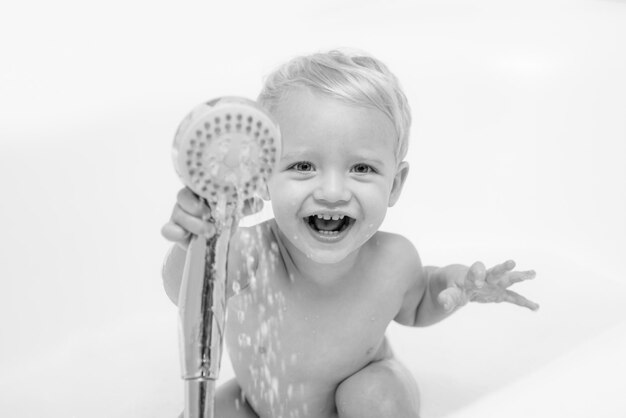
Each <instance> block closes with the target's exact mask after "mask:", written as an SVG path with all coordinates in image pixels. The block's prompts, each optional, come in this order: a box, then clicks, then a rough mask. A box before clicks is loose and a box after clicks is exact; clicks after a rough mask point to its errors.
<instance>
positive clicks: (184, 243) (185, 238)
mask: <svg viewBox="0 0 626 418" xmlns="http://www.w3.org/2000/svg"><path fill="white" fill-rule="evenodd" d="M161 235H163V237H164V238H165V239H167V240H168V241H172V242H175V243H176V245H178V246H179V247H181V248H182V249H183V250H186V249H187V247H188V246H189V241H191V234H190V233H189V232H187V231H185V230H184V229H183V228H181V227H180V226H178V225H176V224H175V223H173V222H168V223H166V224H165V225H163V228H161Z"/></svg>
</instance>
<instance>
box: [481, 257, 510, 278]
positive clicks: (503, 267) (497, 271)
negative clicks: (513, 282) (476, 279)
mask: <svg viewBox="0 0 626 418" xmlns="http://www.w3.org/2000/svg"><path fill="white" fill-rule="evenodd" d="M514 268H515V261H513V260H507V261H505V262H504V263H502V264H498V265H496V266H493V267H492V268H490V269H489V270H487V276H501V275H503V274H504V273H506V272H507V271H511V270H513V269H514Z"/></svg>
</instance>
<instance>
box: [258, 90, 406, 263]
mask: <svg viewBox="0 0 626 418" xmlns="http://www.w3.org/2000/svg"><path fill="white" fill-rule="evenodd" d="M273 113H274V117H275V118H276V120H277V122H278V123H279V125H280V129H281V133H282V156H281V159H280V161H279V165H278V168H277V170H276V171H275V172H274V174H273V175H272V178H271V179H270V182H269V194H270V197H271V201H272V208H273V210H274V215H275V217H276V222H277V224H278V227H279V228H280V230H281V232H282V234H283V235H284V238H286V239H287V241H288V245H289V247H291V249H292V250H293V249H296V250H299V251H301V252H302V253H303V254H305V255H307V256H308V257H310V258H311V259H313V260H314V261H317V262H319V263H336V262H339V261H341V260H343V259H344V258H346V257H347V256H348V255H349V254H351V253H352V252H353V251H355V250H356V249H358V248H359V247H360V246H361V245H363V244H364V243H365V242H366V241H367V240H368V239H369V238H370V237H371V236H372V235H373V234H374V233H375V232H376V230H377V229H378V227H379V226H380V225H381V223H382V222H383V219H384V217H385V213H386V212H387V207H388V206H390V205H392V204H393V203H395V199H397V196H398V194H399V189H400V188H401V186H402V180H403V179H402V176H401V175H400V174H399V171H398V165H397V164H396V159H395V154H394V145H395V129H394V127H393V124H392V123H391V121H390V120H389V119H388V118H387V117H386V116H385V115H384V114H383V113H382V112H380V111H379V110H377V109H370V108H364V107H357V106H353V105H350V104H347V103H344V102H342V101H339V100H337V99H333V98H331V97H328V96H325V95H321V94H316V93H313V92H311V91H309V90H308V89H305V88H299V89H294V90H292V91H290V92H289V94H288V95H287V96H286V97H285V98H284V99H283V100H281V102H280V103H279V105H278V106H277V108H276V109H275V111H274V112H273Z"/></svg>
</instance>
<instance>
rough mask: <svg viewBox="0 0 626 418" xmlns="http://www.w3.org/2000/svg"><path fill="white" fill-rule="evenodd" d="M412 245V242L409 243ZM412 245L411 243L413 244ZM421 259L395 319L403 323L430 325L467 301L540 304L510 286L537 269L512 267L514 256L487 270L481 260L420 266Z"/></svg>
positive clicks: (532, 274) (416, 264)
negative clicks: (447, 264) (437, 265)
mask: <svg viewBox="0 0 626 418" xmlns="http://www.w3.org/2000/svg"><path fill="white" fill-rule="evenodd" d="M409 245H410V244H409ZM410 246H411V248H412V245H410ZM411 252H413V253H414V257H415V258H416V259H417V260H418V262H417V263H410V264H412V265H413V266H412V268H411V270H413V272H412V273H410V275H411V276H412V279H410V280H409V283H410V285H409V288H408V291H407V292H406V294H405V297H404V302H403V305H402V309H401V311H400V313H399V314H398V316H397V317H396V321H397V322H399V323H401V324H404V325H412V326H427V325H431V324H434V323H437V322H439V321H441V320H442V319H444V318H446V317H448V316H449V315H450V314H452V313H453V312H455V311H456V310H457V309H458V308H460V307H461V306H463V305H465V304H467V303H468V302H480V303H488V302H509V303H513V304H516V305H519V306H523V307H526V308H529V309H531V310H537V309H539V305H537V304H536V303H534V302H532V301H530V300H528V299H526V298H525V297H523V296H521V295H519V294H517V293H515V292H513V291H511V290H508V287H509V286H511V285H512V284H514V283H518V282H520V281H523V280H528V279H532V278H534V277H535V272H534V271H532V270H531V271H513V268H514V267H515V262H513V261H512V260H509V261H506V262H504V263H502V264H499V265H497V266H494V267H492V268H490V269H488V270H486V269H485V266H484V264H483V263H481V262H476V263H474V264H473V265H472V266H471V267H467V266H463V265H460V264H453V265H449V266H446V267H431V266H424V267H422V266H421V263H419V257H418V255H417V251H415V249H414V248H413V249H412V251H410V250H405V251H404V252H403V253H404V254H405V256H406V255H408V254H410V253H411Z"/></svg>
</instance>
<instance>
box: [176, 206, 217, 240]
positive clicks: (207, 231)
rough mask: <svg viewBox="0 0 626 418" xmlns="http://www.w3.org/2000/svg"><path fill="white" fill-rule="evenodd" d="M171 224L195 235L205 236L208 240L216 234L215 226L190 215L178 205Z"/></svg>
mask: <svg viewBox="0 0 626 418" xmlns="http://www.w3.org/2000/svg"><path fill="white" fill-rule="evenodd" d="M171 222H173V223H175V224H176V225H178V226H179V227H181V228H183V229H184V230H185V231H187V232H190V233H192V234H195V235H203V236H205V237H206V238H210V237H212V236H213V235H214V234H215V226H214V225H213V224H211V223H208V222H204V221H203V220H202V219H199V218H197V217H195V216H192V215H190V214H189V213H187V212H186V211H184V210H183V209H181V208H180V206H178V205H176V206H175V207H174V211H173V212H172V219H171Z"/></svg>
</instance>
